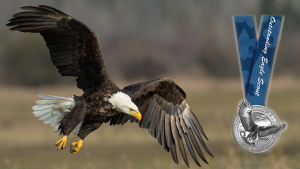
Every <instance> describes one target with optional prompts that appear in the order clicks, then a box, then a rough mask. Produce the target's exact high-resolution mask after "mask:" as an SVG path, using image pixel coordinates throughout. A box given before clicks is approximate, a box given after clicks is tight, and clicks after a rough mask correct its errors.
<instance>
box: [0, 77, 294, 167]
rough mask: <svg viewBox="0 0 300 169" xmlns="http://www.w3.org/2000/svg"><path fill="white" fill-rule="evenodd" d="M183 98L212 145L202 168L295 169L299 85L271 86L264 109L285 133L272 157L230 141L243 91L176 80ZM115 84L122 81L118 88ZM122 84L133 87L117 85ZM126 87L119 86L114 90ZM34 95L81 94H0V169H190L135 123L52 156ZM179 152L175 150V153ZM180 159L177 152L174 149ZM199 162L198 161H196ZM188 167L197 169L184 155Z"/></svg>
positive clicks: (61, 90)
mask: <svg viewBox="0 0 300 169" xmlns="http://www.w3.org/2000/svg"><path fill="white" fill-rule="evenodd" d="M175 81H176V82H177V83H178V84H179V85H180V86H181V87H182V88H183V89H184V90H185V91H186V93H187V102H188V103H189V105H190V107H191V108H192V109H193V111H194V112H195V113H196V116H197V117H198V120H199V121H200V123H201V125H202V127H203V128H204V130H205V132H206V134H207V136H208V138H209V139H210V141H206V144H207V145H208V147H209V149H210V150H211V152H212V153H213V155H214V156H215V157H214V158H212V157H210V156H208V155H207V154H206V153H205V157H206V158H207V160H208V162H209V163H210V164H209V165H207V164H205V163H204V162H202V161H200V163H201V165H202V168H208V169H210V168H211V169H216V168H217V169H227V168H228V169H229V168H248V169H250V168H260V169H265V168H272V169H277V168H278V169H282V168H300V144H299V143H300V136H299V134H298V133H299V126H300V125H299V120H300V112H299V110H300V109H299V108H300V105H299V100H300V97H299V96H300V87H299V86H300V83H299V81H295V80H293V79H278V80H273V81H272V85H271V87H270V90H269V95H268V102H267V106H269V107H270V108H272V109H273V110H275V112H276V113H277V115H278V116H279V118H280V120H281V121H285V122H287V123H288V128H287V130H285V131H284V132H283V133H282V134H281V137H280V140H279V142H278V143H277V144H276V146H275V148H273V149H272V150H271V151H270V152H268V153H265V154H250V153H247V152H245V151H243V150H242V149H241V148H239V147H238V146H237V145H236V143H235V141H234V140H233V137H232V132H231V125H232V121H233V118H234V116H235V114H236V113H237V105H238V103H239V101H240V100H242V99H243V91H242V87H241V86H242V85H241V82H240V81H239V80H233V81H229V80H228V81H225V80H224V81H218V80H209V81H191V80H190V79H181V80H179V81H177V80H175ZM117 84H119V83H117ZM121 84H123V86H124V85H126V84H130V83H128V82H127V83H125V82H123V83H121ZM119 86H120V87H123V86H122V85H119ZM35 93H45V94H50V95H57V96H64V97H68V96H70V95H72V94H77V95H80V94H81V93H82V92H81V91H80V90H79V89H77V88H76V87H62V86H60V87H57V86H52V87H40V88H34V89H33V88H29V89H28V88H26V89H25V88H17V87H7V86H6V87H5V86H2V87H1V88H0V112H1V113H0V145H1V146H0V168H1V169H35V168H37V169H40V168H43V169H73V168H75V169H76V168H78V169H95V168H113V169H114V168H116V169H117V168H118V169H119V168H121V169H135V168H137V169H144V168H145V169H147V168H148V169H153V168H155V169H165V168H167V169H179V168H187V167H186V166H185V164H184V162H183V161H182V159H181V157H179V156H180V154H178V157H179V165H176V164H175V163H173V161H172V158H171V155H170V154H169V153H166V152H165V151H164V150H163V148H162V146H160V145H159V144H158V143H157V141H156V139H154V138H152V137H151V136H150V135H149V134H148V132H147V130H144V129H139V128H138V126H137V124H130V123H128V124H126V125H124V126H113V127H110V126H109V125H108V124H104V125H103V126H102V127H100V128H99V129H98V130H96V131H95V132H93V133H92V134H90V135H89V136H88V137H87V138H86V139H85V141H84V144H83V147H82V149H81V151H80V152H79V153H78V154H75V155H72V154H71V153H70V152H69V146H70V144H71V142H74V141H77V140H78V138H76V137H75V136H74V135H72V136H70V137H68V142H67V146H66V148H65V150H63V151H57V150H56V147H55V146H54V144H55V142H56V141H57V140H59V139H60V137H59V136H58V134H57V133H54V132H53V130H51V129H49V128H48V127H47V125H44V124H43V123H42V122H40V121H38V120H37V119H36V118H35V117H33V116H32V115H31V112H32V110H31V107H32V106H33V105H34V101H35V100H37V99H38V97H37V96H36V95H35ZM177 150H178V149H177ZM177 153H179V151H177ZM199 160H200V159H199ZM189 163H190V167H191V168H198V167H197V166H196V164H194V162H193V160H192V159H191V158H190V157H189Z"/></svg>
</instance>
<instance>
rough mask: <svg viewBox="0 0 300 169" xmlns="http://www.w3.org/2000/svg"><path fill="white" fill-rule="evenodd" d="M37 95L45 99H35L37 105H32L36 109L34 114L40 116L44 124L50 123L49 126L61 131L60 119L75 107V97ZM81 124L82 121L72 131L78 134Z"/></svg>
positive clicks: (39, 118)
mask: <svg viewBox="0 0 300 169" xmlns="http://www.w3.org/2000/svg"><path fill="white" fill-rule="evenodd" d="M37 96H39V97H40V98H43V99H45V100H37V101H35V104H36V105H34V106H33V107H32V109H33V110H34V112H33V113H32V114H33V115H34V116H35V117H38V120H41V121H43V123H44V124H49V123H50V125H49V128H52V129H53V130H54V131H55V132H60V130H58V128H59V125H60V121H61V120H62V119H63V117H64V116H65V115H66V114H67V113H69V112H71V110H72V109H73V108H74V106H75V101H74V99H73V98H64V97H57V96H49V95H45V94H37ZM81 125H82V122H81V123H79V124H78V125H77V126H76V127H75V128H74V130H73V131H72V133H74V134H78V132H79V130H80V127H81Z"/></svg>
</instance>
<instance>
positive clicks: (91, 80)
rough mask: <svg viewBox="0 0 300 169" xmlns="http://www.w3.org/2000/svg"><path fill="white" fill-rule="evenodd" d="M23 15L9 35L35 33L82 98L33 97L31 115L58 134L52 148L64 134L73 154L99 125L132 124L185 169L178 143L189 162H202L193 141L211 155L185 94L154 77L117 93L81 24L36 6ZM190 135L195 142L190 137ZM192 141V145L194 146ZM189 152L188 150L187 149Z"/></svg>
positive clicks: (93, 38)
mask: <svg viewBox="0 0 300 169" xmlns="http://www.w3.org/2000/svg"><path fill="white" fill-rule="evenodd" d="M21 9H23V10H28V11H26V12H20V13H17V14H15V15H13V17H14V18H12V19H11V20H9V21H10V23H8V24H7V26H14V27H12V28H11V29H10V30H13V31H21V32H31V33H40V34H41V35H42V36H43V37H44V40H45V41H46V45H47V47H48V48H49V53H50V58H51V61H52V63H53V65H54V66H56V68H57V69H58V72H59V73H60V74H61V75H62V76H74V77H77V79H76V82H77V87H78V88H80V89H82V90H83V91H84V93H83V95H82V96H75V95H73V96H70V98H64V97H57V96H49V95H44V94H38V96H39V97H41V98H43V99H44V100H37V101H36V105H35V106H33V107H32V109H33V110H34V112H33V115H34V116H35V117H38V120H42V121H43V122H44V123H45V124H49V127H51V128H53V129H54V131H56V132H59V133H60V134H62V135H63V138H62V139H60V140H59V141H58V142H57V143H56V145H58V146H59V147H58V149H63V148H64V147H65V145H66V142H67V136H68V135H69V134H70V133H73V134H76V135H77V136H78V137H79V138H80V140H79V141H78V142H73V143H72V144H71V149H70V151H71V153H73V154H75V153H77V152H79V150H80V149H81V147H82V144H83V140H84V138H85V137H86V136H87V135H88V134H90V133H91V132H93V131H94V130H96V129H98V128H99V127H100V126H101V125H102V124H103V123H107V122H109V123H110V125H118V124H122V125H123V124H124V123H126V122H127V121H129V120H130V121H131V122H138V124H139V126H140V127H141V128H146V129H148V131H149V133H150V134H151V135H152V136H153V137H155V138H156V139H157V141H158V143H159V144H161V145H163V147H164V149H165V150H166V151H167V152H169V151H170V152H171V155H172V158H173V160H174V162H175V163H178V158H177V152H176V146H175V143H177V144H178V147H179V150H180V153H181V156H182V157H183V160H184V162H185V163H186V165H187V166H189V163H188V159H187V156H186V152H185V148H184V144H183V140H184V141H185V143H186V146H187V149H188V151H189V152H190V154H191V156H192V158H193V160H194V161H195V163H196V164H197V165H198V166H200V164H199V162H198V160H197V157H196V154H195V152H194V150H196V152H197V154H198V155H199V156H200V158H201V159H202V160H203V161H204V162H206V163H207V161H206V159H205V157H204V155H203V153H202V151H201V149H200V146H199V145H198V141H199V142H200V144H201V145H202V147H203V148H204V150H205V151H206V152H207V153H208V154H209V155H210V156H212V154H211V153H210V151H209V150H208V148H207V146H206V145H205V142H204V140H203V138H202V136H204V137H205V138H206V139H207V137H206V135H205V133H204V131H203V129H202V127H201V126H200V123H199V122H198V120H197V118H196V116H195V115H194V113H193V111H192V110H191V109H190V107H189V105H188V104H187V103H186V100H185V99H186V94H185V92H184V91H183V90H182V89H181V88H180V87H179V86H178V85H177V84H176V83H175V82H173V81H172V80H171V79H169V78H157V79H153V80H150V81H146V82H141V83H137V84H133V85H129V86H126V87H124V88H123V89H119V88H118V86H117V85H116V84H115V83H114V82H113V81H112V80H111V79H110V78H109V77H108V74H107V72H106V68H105V64H104V60H103V57H102V54H101V49H100V42H99V39H98V35H97V34H96V33H95V32H94V31H93V30H91V29H90V28H89V27H87V26H86V25H85V24H83V23H82V22H80V21H78V20H76V19H74V18H73V17H71V16H69V15H68V14H65V13H64V12H61V11H59V10H57V9H55V8H52V7H49V6H45V5H39V6H38V7H34V6H25V7H21ZM195 136H196V137H195ZM197 140H198V141H197ZM193 147H194V148H193Z"/></svg>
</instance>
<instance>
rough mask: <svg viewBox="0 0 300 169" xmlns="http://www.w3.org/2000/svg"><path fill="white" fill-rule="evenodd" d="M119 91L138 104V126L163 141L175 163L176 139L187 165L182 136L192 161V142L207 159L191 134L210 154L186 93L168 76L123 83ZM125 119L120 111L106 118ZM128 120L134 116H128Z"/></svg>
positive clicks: (118, 122)
mask: <svg viewBox="0 0 300 169" xmlns="http://www.w3.org/2000/svg"><path fill="white" fill-rule="evenodd" d="M122 92H125V93H127V94H129V95H130V96H131V98H132V101H133V102H134V103H135V104H136V105H137V106H138V108H139V110H140V112H141V114H142V120H141V121H140V123H139V126H140V127H141V128H146V129H148V131H149V133H150V134H151V135H152V136H153V137H155V138H157V140H158V142H159V143H160V144H161V145H163V147H164V149H165V151H167V152H169V151H171V155H172V158H173V160H174V162H175V163H177V164H178V159H177V153H176V146H175V142H176V143H177V144H178V146H179V150H180V152H181V155H182V157H183V160H184V162H185V163H186V165H187V166H189V163H188V160H187V156H186V153H185V149H184V145H183V140H182V138H183V139H184V140H185V142H186V145H187V148H188V150H189V152H190V154H191V156H192V158H193V160H194V161H195V163H196V164H197V165H198V166H200V164H199V162H198V160H197V158H196V155H195V153H194V150H193V148H192V145H193V146H194V148H195V149H196V151H197V153H198V154H199V156H200V158H201V159H202V160H203V161H204V162H206V163H207V161H206V159H205V157H204V155H203V154H202V152H201V149H200V147H199V145H198V142H197V141H196V138H195V136H194V134H195V135H196V137H197V139H198V141H200V143H201V145H202V147H203V148H204V149H205V151H206V152H207V153H208V154H209V155H211V156H212V157H213V155H212V154H211V153H210V151H209V150H208V148H207V147H206V145H205V142H204V140H203V139H202V136H201V134H202V135H203V136H204V137H205V138H206V139H207V137H206V135H205V133H204V131H203V129H202V128H201V126H200V124H199V122H198V120H197V118H196V116H195V115H194V113H193V112H192V110H191V109H190V108H189V106H188V104H187V103H186V101H185V98H186V95H185V93H184V91H183V90H182V89H181V88H180V87H179V86H178V85H176V83H174V82H173V81H172V80H171V79H168V78H157V79H154V80H151V81H147V82H142V83H137V84H133V85H130V86H127V87H125V88H124V89H123V90H122ZM129 119H130V117H129V116H127V115H125V114H124V113H120V114H119V115H116V116H114V117H112V119H110V124H111V125H115V124H124V123H126V122H127V121H128V120H129ZM132 121H135V120H133V118H132ZM200 133H201V134H200ZM207 140H208V139H207Z"/></svg>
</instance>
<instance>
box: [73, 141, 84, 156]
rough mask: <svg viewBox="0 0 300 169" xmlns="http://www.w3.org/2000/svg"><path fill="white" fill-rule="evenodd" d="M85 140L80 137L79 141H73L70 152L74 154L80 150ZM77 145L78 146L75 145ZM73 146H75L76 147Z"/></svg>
mask: <svg viewBox="0 0 300 169" xmlns="http://www.w3.org/2000/svg"><path fill="white" fill-rule="evenodd" d="M82 143H83V141H82V140H81V139H80V140H79V141H78V142H73V143H72V144H71V148H70V152H71V153H72V154H76V153H78V152H79V150H80V148H81V147H82ZM75 146H76V147H75ZM72 147H75V148H74V149H73V148H72Z"/></svg>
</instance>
